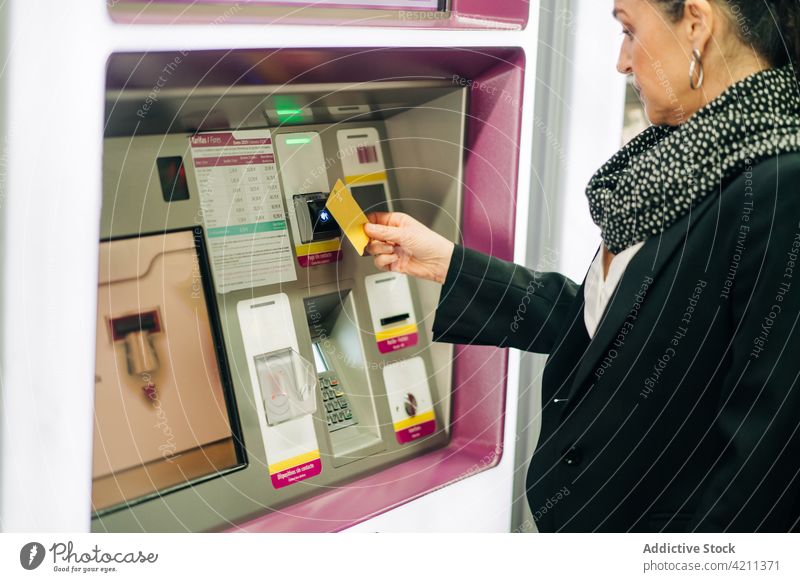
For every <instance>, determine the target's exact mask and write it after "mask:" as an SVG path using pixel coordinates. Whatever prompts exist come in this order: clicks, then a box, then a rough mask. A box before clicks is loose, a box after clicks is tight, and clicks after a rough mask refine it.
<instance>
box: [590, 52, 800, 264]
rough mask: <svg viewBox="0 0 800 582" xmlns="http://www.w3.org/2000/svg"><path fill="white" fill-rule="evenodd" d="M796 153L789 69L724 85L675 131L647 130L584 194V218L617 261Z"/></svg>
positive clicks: (798, 132) (794, 93) (798, 137)
mask: <svg viewBox="0 0 800 582" xmlns="http://www.w3.org/2000/svg"><path fill="white" fill-rule="evenodd" d="M795 151H800V96H799V95H798V85H797V80H796V78H795V75H794V71H793V70H792V68H791V65H787V66H785V67H780V68H777V69H769V70H766V71H761V72H759V73H756V74H754V75H751V76H749V77H747V78H746V79H744V80H742V81H740V82H738V83H736V84H734V85H732V86H731V87H729V88H728V89H726V90H725V92H724V93H722V95H720V96H719V97H717V98H716V99H714V100H713V101H711V102H710V103H709V104H708V105H706V106H705V107H703V108H702V109H700V110H699V111H698V112H697V113H695V114H694V115H693V116H692V117H690V118H689V119H688V120H687V121H686V122H684V123H683V124H681V125H679V126H651V127H649V128H648V129H646V130H644V131H643V132H642V133H640V134H639V135H638V136H636V137H635V138H634V139H633V140H631V141H630V142H629V143H628V144H627V145H625V146H624V147H623V148H622V149H621V150H620V151H619V152H617V153H616V154H615V155H614V156H613V157H612V158H611V159H610V160H609V161H608V162H606V164H605V165H604V166H603V167H602V168H600V170H599V171H598V172H597V173H596V174H595V175H594V177H593V178H592V179H591V180H590V182H589V185H588V187H587V190H586V195H587V197H588V198H589V207H590V211H591V214H592V219H593V220H594V222H595V223H596V224H597V225H598V226H599V227H600V229H601V231H602V237H603V241H604V242H605V244H606V247H607V248H608V250H609V251H611V252H612V253H614V254H617V253H619V252H621V251H623V250H625V249H626V248H628V247H630V246H631V245H634V244H636V243H638V242H641V241H643V240H646V239H647V238H649V237H651V236H654V235H657V234H660V233H661V232H662V231H663V230H666V229H667V228H669V227H670V226H671V225H672V224H674V223H675V222H677V221H678V220H679V219H680V218H681V217H682V216H683V215H685V214H686V213H687V212H689V210H691V208H692V207H694V205H696V204H697V203H698V202H700V201H701V200H702V199H703V198H705V197H706V196H708V195H709V194H711V193H712V192H716V191H719V189H720V185H721V183H722V182H723V181H724V180H725V179H727V178H731V177H735V176H738V175H740V174H741V173H742V172H744V171H745V168H747V167H748V166H751V165H755V164H757V163H758V162H759V161H762V160H764V159H767V158H769V157H772V156H775V155H778V154H783V153H789V152H795Z"/></svg>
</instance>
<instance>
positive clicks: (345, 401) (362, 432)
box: [303, 289, 386, 467]
mask: <svg viewBox="0 0 800 582" xmlns="http://www.w3.org/2000/svg"><path fill="white" fill-rule="evenodd" d="M323 291H324V289H323ZM303 302H304V306H305V312H306V320H307V322H308V329H309V332H310V335H311V342H312V346H313V351H314V360H315V364H316V372H317V377H318V379H319V397H320V412H321V416H322V418H323V419H324V420H325V425H326V427H327V432H328V436H329V437H330V443H331V450H332V453H333V465H334V466H335V467H339V466H342V465H345V464H347V463H350V462H352V461H356V460H358V459H362V458H364V457H366V456H368V455H372V454H374V453H376V452H379V451H383V450H385V448H386V446H385V444H384V443H383V440H382V439H381V434H380V428H379V423H378V419H377V411H376V409H375V397H374V394H373V392H372V387H371V385H370V381H369V377H368V374H367V368H368V366H367V363H366V362H365V360H364V349H363V344H362V342H361V334H360V331H359V326H358V319H357V317H356V310H355V304H354V302H353V297H352V292H351V291H350V290H335V289H333V290H332V291H331V292H328V293H324V294H319V295H315V296H313V297H309V298H306V299H304V300H303Z"/></svg>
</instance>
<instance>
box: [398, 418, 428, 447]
mask: <svg viewBox="0 0 800 582" xmlns="http://www.w3.org/2000/svg"><path fill="white" fill-rule="evenodd" d="M435 430H436V419H434V420H428V421H426V422H423V423H420V424H417V425H415V426H409V427H408V428H404V429H403V430H398V431H397V432H396V433H394V434H395V436H396V437H397V442H398V443H400V444H401V445H404V444H406V443H410V442H411V441H415V440H418V439H421V438H422V437H426V436H428V435H429V434H433V432H434V431H435Z"/></svg>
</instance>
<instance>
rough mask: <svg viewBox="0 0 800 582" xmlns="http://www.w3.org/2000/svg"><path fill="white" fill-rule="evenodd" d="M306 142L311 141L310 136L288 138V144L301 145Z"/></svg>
mask: <svg viewBox="0 0 800 582" xmlns="http://www.w3.org/2000/svg"><path fill="white" fill-rule="evenodd" d="M304 143H311V138H310V137H290V138H289V139H287V140H286V145H300V144H304Z"/></svg>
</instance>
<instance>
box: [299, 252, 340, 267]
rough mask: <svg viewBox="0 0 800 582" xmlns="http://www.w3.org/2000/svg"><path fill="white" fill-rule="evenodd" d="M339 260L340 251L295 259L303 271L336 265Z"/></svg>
mask: <svg viewBox="0 0 800 582" xmlns="http://www.w3.org/2000/svg"><path fill="white" fill-rule="evenodd" d="M341 260H342V251H341V250H338V251H328V252H324V253H315V254H313V255H299V256H298V257H297V263H298V264H299V265H300V266H301V267H303V268H304V269H307V268H308V267H317V266H319V265H327V264H329V263H336V262H338V261H341Z"/></svg>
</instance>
